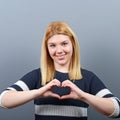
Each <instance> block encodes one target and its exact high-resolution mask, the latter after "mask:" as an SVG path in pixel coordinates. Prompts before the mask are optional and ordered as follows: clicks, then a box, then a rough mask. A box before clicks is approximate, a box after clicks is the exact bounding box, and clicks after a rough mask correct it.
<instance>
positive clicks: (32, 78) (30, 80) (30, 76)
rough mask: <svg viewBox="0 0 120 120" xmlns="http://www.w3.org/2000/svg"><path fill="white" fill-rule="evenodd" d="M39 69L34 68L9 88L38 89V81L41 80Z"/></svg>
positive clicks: (21, 89) (20, 89) (19, 89)
mask: <svg viewBox="0 0 120 120" xmlns="http://www.w3.org/2000/svg"><path fill="white" fill-rule="evenodd" d="M39 75H40V74H39V71H38V70H33V71H31V72H29V73H27V74H26V75H24V76H23V77H22V78H21V79H20V80H18V81H17V82H16V83H14V84H13V85H11V86H10V87H8V88H7V90H17V91H25V90H32V89H36V87H37V85H38V82H39V81H40V79H39V78H40V77H39Z"/></svg>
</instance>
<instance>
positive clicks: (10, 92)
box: [0, 22, 120, 120]
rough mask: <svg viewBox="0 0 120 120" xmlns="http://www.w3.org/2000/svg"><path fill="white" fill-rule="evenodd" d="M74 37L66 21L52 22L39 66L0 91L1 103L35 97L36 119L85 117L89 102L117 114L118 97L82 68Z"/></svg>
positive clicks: (108, 113)
mask: <svg viewBox="0 0 120 120" xmlns="http://www.w3.org/2000/svg"><path fill="white" fill-rule="evenodd" d="M79 51H80V50H79V44H78V40H77V37H76V36H75V34H74V32H73V31H72V29H71V28H70V27H69V26H68V24H66V23H64V22H52V23H51V24H50V25H49V26H48V28H47V29H46V32H45V34H44V38H43V44H42V50H41V69H35V70H33V71H31V72H30V73H28V74H26V75H25V76H23V77H22V78H21V79H20V80H19V81H17V82H16V83H15V84H13V85H12V86H10V87H8V88H7V89H6V90H5V91H3V92H2V93H1V97H0V98H1V99H0V103H1V106H2V107H5V108H13V107H17V106H19V105H22V104H25V103H27V102H29V101H31V100H34V104H35V120H61V119H63V120H78V119H79V120H87V108H88V106H89V105H90V106H92V107H93V108H94V109H96V110H97V111H99V112H101V113H102V114H104V115H106V116H108V117H111V118H117V117H120V106H119V105H120V101H119V99H118V98H116V97H114V95H113V94H112V93H111V92H110V91H109V90H108V89H107V88H106V86H105V85H104V84H103V83H102V82H101V80H100V79H99V78H98V77H97V76H96V75H95V74H94V73H92V72H90V71H88V70H85V69H83V68H81V66H80V53H79Z"/></svg>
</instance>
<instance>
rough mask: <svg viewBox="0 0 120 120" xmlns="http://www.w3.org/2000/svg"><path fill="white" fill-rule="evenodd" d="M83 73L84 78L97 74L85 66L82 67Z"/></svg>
mask: <svg viewBox="0 0 120 120" xmlns="http://www.w3.org/2000/svg"><path fill="white" fill-rule="evenodd" d="M81 73H82V76H83V78H92V77H94V76H95V74H94V73H93V72H92V71H90V70H87V69H84V68H82V69H81Z"/></svg>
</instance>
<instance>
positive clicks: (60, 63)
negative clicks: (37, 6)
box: [2, 35, 114, 116]
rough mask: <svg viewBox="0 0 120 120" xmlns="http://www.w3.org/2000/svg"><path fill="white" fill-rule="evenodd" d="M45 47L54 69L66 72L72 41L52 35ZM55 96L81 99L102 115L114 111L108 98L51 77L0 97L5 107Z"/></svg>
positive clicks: (61, 36) (71, 51) (64, 36)
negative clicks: (55, 89) (66, 91)
mask: <svg viewBox="0 0 120 120" xmlns="http://www.w3.org/2000/svg"><path fill="white" fill-rule="evenodd" d="M47 47H48V51H49V54H50V56H51V58H52V59H53V61H54V65H55V69H56V70H58V71H61V72H68V68H69V63H70V60H71V57H72V53H73V48H72V43H71V41H70V39H69V37H68V36H66V35H54V36H53V37H51V38H50V39H49V40H48V42H47ZM54 86H58V87H70V89H71V92H70V94H68V95H64V96H61V97H60V96H59V95H57V94H55V93H52V91H51V90H52V88H53V87H54ZM45 97H56V98H58V99H60V100H61V99H69V98H72V99H77V100H82V101H84V102H86V103H87V104H89V105H90V106H92V107H93V108H95V109H96V110H97V111H99V112H101V113H102V114H104V115H107V116H108V115H110V114H111V113H113V111H114V105H113V102H112V100H111V99H110V98H100V97H97V96H94V95H91V94H89V93H86V92H84V91H82V90H81V89H80V88H78V87H77V86H76V85H75V84H74V83H72V82H71V81H70V80H65V81H63V82H62V83H60V82H59V80H57V79H53V80H52V81H50V82H49V83H48V84H46V85H45V86H43V87H41V88H39V89H35V90H29V91H12V90H11V91H8V92H7V93H5V94H4V96H3V98H2V104H3V106H5V107H7V108H13V107H17V106H19V105H22V104H25V103H27V102H29V101H31V100H34V99H36V98H45Z"/></svg>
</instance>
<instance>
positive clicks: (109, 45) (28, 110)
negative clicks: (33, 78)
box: [0, 0, 120, 120]
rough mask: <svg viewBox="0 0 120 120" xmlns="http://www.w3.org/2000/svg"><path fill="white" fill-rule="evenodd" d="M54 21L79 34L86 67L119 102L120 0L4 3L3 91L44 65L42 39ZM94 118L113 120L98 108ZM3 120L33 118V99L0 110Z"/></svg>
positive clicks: (0, 26) (0, 40) (0, 36)
mask: <svg viewBox="0 0 120 120" xmlns="http://www.w3.org/2000/svg"><path fill="white" fill-rule="evenodd" d="M52 21H65V22H67V23H68V24H69V25H70V26H71V27H72V29H73V30H74V32H75V33H76V35H77V36H78V39H79V43H80V52H81V64H82V67H83V68H86V69H88V70H91V71H93V72H94V73H95V74H96V75H97V76H98V77H99V78H100V79H101V80H102V81H103V82H104V83H105V85H106V86H107V87H108V88H109V89H110V91H111V92H112V93H113V94H115V95H116V96H117V97H118V98H120V87H119V85H120V0H0V92H2V90H4V89H5V88H6V87H7V86H10V85H12V84H13V83H14V82H16V81H17V80H19V79H20V78H21V77H22V76H23V75H24V74H26V73H28V72H29V71H31V70H33V69H35V68H39V67H40V63H39V61H40V51H41V41H42V38H43V34H44V31H45V29H46V27H47V26H48V24H49V23H50V22H52ZM88 116H89V120H96V119H97V120H109V118H107V117H105V116H103V115H101V114H100V113H98V112H97V111H95V110H94V109H93V108H91V107H90V108H89V109H88ZM0 120H34V105H33V101H31V102H29V103H27V104H25V105H22V106H20V107H17V108H14V109H10V110H8V109H3V108H0Z"/></svg>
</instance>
